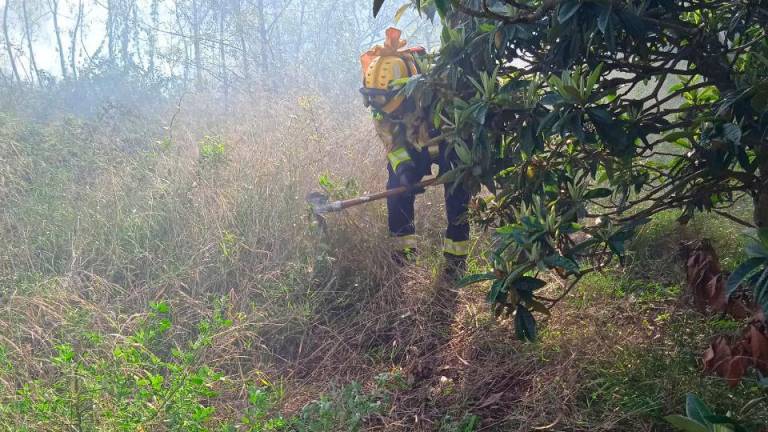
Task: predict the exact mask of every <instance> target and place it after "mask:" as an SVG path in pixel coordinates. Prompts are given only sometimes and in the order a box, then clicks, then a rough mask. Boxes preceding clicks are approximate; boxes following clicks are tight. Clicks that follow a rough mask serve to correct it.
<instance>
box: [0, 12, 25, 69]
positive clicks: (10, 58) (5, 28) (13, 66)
mask: <svg viewBox="0 0 768 432" xmlns="http://www.w3.org/2000/svg"><path fill="white" fill-rule="evenodd" d="M10 6H11V0H6V2H5V7H4V8H3V36H4V37H5V49H6V51H8V62H9V63H10V64H11V72H12V73H13V79H14V80H15V81H16V82H17V83H21V77H19V69H18V68H17V67H16V60H15V59H14V57H13V45H12V44H11V37H10V34H9V32H8V10H9V9H10Z"/></svg>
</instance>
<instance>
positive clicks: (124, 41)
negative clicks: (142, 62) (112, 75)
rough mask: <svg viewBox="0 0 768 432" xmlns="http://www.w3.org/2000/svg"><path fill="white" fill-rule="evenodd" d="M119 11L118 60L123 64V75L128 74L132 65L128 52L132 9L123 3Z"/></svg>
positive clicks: (129, 51) (129, 52)
mask: <svg viewBox="0 0 768 432" xmlns="http://www.w3.org/2000/svg"><path fill="white" fill-rule="evenodd" d="M120 9H121V12H122V14H121V15H122V16H121V17H120V60H122V62H123V73H125V74H128V71H129V70H130V68H131V66H132V65H133V60H132V59H131V50H130V44H131V26H130V25H129V23H130V22H131V12H132V9H133V8H132V7H131V6H130V5H127V4H125V2H123V3H122V7H121V8H120Z"/></svg>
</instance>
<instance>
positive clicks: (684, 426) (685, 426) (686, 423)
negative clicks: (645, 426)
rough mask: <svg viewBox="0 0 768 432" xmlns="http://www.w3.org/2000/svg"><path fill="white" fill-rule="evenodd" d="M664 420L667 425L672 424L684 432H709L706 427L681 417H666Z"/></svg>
mask: <svg viewBox="0 0 768 432" xmlns="http://www.w3.org/2000/svg"><path fill="white" fill-rule="evenodd" d="M664 420H666V421H667V423H669V424H671V425H672V426H674V427H675V428H677V429H678V430H681V431H684V432H708V431H707V428H706V427H705V426H704V425H702V424H700V423H697V422H695V421H693V420H691V419H689V418H688V417H683V416H681V415H671V416H666V417H664Z"/></svg>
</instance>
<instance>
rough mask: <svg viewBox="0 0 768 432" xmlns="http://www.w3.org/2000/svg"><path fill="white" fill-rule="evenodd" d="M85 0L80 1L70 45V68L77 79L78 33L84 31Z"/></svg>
mask: <svg viewBox="0 0 768 432" xmlns="http://www.w3.org/2000/svg"><path fill="white" fill-rule="evenodd" d="M83 13H84V10H83V0H79V1H78V3H77V17H76V18H75V25H74V26H73V27H72V30H71V31H70V34H69V36H70V45H69V67H70V68H71V69H72V78H73V79H77V33H78V31H82V30H81V27H82V25H83Z"/></svg>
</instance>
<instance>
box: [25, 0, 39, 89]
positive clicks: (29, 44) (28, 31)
mask: <svg viewBox="0 0 768 432" xmlns="http://www.w3.org/2000/svg"><path fill="white" fill-rule="evenodd" d="M21 10H22V15H23V18H24V34H25V36H26V39H27V51H29V69H30V70H31V72H32V74H31V78H32V83H33V84H34V82H35V80H37V83H38V84H39V85H42V82H41V81H40V71H39V70H38V69H37V61H35V50H34V48H33V46H32V24H31V22H30V19H29V8H28V7H27V0H22V1H21Z"/></svg>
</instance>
